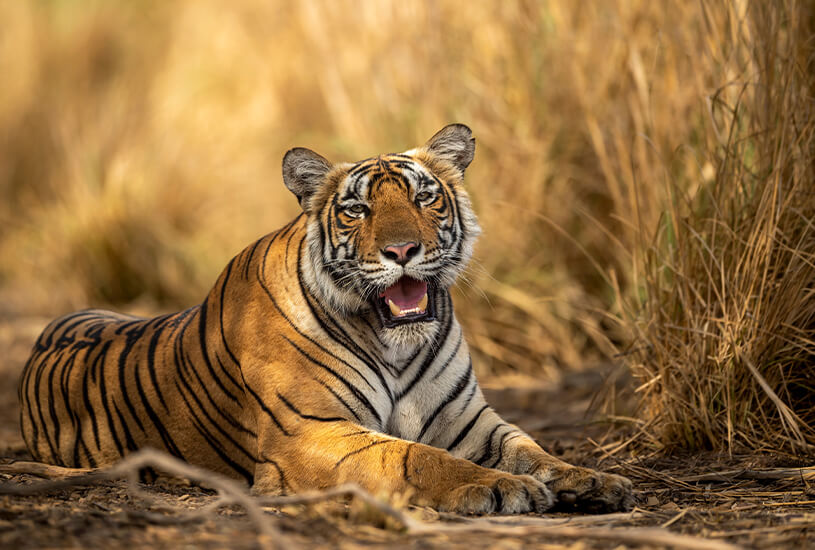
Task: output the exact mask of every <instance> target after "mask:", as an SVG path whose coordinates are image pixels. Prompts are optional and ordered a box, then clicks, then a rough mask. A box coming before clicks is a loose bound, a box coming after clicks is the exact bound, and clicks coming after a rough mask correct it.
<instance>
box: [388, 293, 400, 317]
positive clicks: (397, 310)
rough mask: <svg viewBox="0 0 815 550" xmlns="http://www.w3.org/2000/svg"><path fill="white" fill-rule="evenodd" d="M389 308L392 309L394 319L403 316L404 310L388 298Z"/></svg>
mask: <svg viewBox="0 0 815 550" xmlns="http://www.w3.org/2000/svg"><path fill="white" fill-rule="evenodd" d="M388 307H389V308H391V314H392V315H393V316H394V317H399V316H400V315H401V314H402V310H401V309H400V308H399V306H397V305H396V304H394V303H393V300H391V299H390V298H388Z"/></svg>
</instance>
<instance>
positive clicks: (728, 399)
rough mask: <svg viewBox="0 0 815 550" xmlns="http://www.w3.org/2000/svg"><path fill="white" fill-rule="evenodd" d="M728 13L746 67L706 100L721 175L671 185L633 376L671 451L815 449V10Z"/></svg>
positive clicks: (651, 264) (647, 267)
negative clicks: (694, 185)
mask: <svg viewBox="0 0 815 550" xmlns="http://www.w3.org/2000/svg"><path fill="white" fill-rule="evenodd" d="M708 9H710V10H711V11H713V10H712V8H710V7H708ZM723 15H724V16H726V18H727V21H728V27H729V36H730V37H731V38H730V40H729V42H728V43H729V45H730V49H729V51H727V52H726V53H727V55H728V56H729V60H730V61H732V60H735V61H736V63H735V64H734V66H735V67H739V69H740V70H739V72H738V73H736V74H734V80H733V81H732V82H728V83H726V84H725V85H724V86H723V87H722V88H720V89H719V90H718V91H717V92H716V93H715V94H713V95H712V97H711V99H710V103H711V108H710V130H711V132H712V133H713V135H715V136H716V139H717V143H716V145H715V147H713V148H712V149H711V161H712V162H713V166H715V168H716V171H715V177H713V178H712V179H711V180H710V181H708V182H706V183H704V184H703V185H701V186H700V187H699V188H698V189H697V190H696V191H695V193H688V192H687V190H686V189H682V188H680V186H677V185H672V186H671V189H672V192H673V193H674V199H673V202H672V203H671V206H670V208H669V209H668V211H667V212H666V215H665V217H664V218H663V220H662V222H661V225H660V228H659V230H658V232H657V234H656V237H655V238H654V240H653V241H652V242H651V243H650V244H649V246H648V247H646V249H645V257H644V262H643V265H644V268H643V276H644V277H643V292H644V294H645V302H644V309H643V312H644V314H643V315H642V316H641V317H638V318H634V317H632V318H630V322H629V327H630V328H632V329H633V330H634V332H635V334H636V340H637V341H638V342H639V344H640V345H642V344H645V346H644V347H643V348H642V349H643V350H644V352H643V353H637V354H634V355H632V356H631V357H634V358H635V359H634V360H633V365H632V368H633V371H634V373H635V375H636V377H637V378H638V379H639V380H640V382H641V386H640V387H639V389H638V392H639V395H640V396H641V400H642V402H641V404H642V407H641V410H642V413H643V414H644V415H645V416H646V417H648V418H649V419H650V420H654V422H653V423H652V427H653V429H654V430H655V433H656V434H657V436H658V439H659V440H660V441H661V443H663V444H664V445H667V446H684V447H689V448H712V449H720V450H721V449H726V450H729V451H734V450H744V449H751V450H767V451H782V450H783V451H786V452H789V453H793V454H800V453H807V454H811V453H812V452H813V451H815V299H813V298H815V101H813V91H815V72H813V70H812V69H813V67H812V64H813V62H815V44H814V43H813V40H812V37H813V35H815V27H813V13H812V11H811V7H807V4H805V3H799V2H795V1H789V2H785V3H783V5H782V6H775V5H773V6H770V5H769V4H750V6H749V7H748V8H747V9H745V10H744V11H743V12H741V13H740V12H738V10H737V9H736V7H735V6H734V5H731V7H730V13H724V14H723ZM728 88H729V90H728Z"/></svg>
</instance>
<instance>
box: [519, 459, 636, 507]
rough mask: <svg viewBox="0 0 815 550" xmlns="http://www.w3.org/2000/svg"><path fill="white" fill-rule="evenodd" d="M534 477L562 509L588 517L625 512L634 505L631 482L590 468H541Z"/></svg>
mask: <svg viewBox="0 0 815 550" xmlns="http://www.w3.org/2000/svg"><path fill="white" fill-rule="evenodd" d="M535 477H536V478H538V479H540V480H541V481H544V482H545V483H546V486H547V487H549V489H550V490H551V491H552V492H553V493H554V494H555V496H556V498H557V503H556V506H557V508H559V509H561V510H577V511H581V512H588V513H591V514H605V513H610V512H627V511H629V510H631V509H632V508H633V506H634V495H633V485H632V483H631V480H629V479H628V478H625V477H623V476H618V475H616V474H605V473H602V472H598V471H595V470H591V469H589V468H580V467H577V466H569V467H566V468H556V469H551V468H541V469H540V470H539V471H538V473H536V474H535Z"/></svg>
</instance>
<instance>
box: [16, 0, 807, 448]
mask: <svg viewBox="0 0 815 550" xmlns="http://www.w3.org/2000/svg"><path fill="white" fill-rule="evenodd" d="M813 17H815V16H814V15H813V10H812V7H811V4H809V3H807V2H797V1H795V0H785V1H783V2H776V3H770V4H766V5H765V4H764V3H755V4H751V3H748V2H746V1H742V0H732V1H731V2H718V1H702V2H684V1H679V0H669V1H666V2H649V1H646V0H609V1H603V2H599V1H598V2H569V1H565V0H564V1H551V2H543V1H540V2H536V1H510V2H476V3H466V4H465V3H463V2H457V1H453V0H442V1H437V2H418V1H369V2H351V1H341V0H338V1H330V2H329V1H324V2H317V1H306V0H303V1H298V2H284V1H269V0H263V1H261V0H233V1H232V2H229V3H223V2H215V1H212V0H196V1H192V0H189V1H174V2H159V1H155V0H138V1H133V2H127V3H118V2H117V3H114V2H106V1H102V0H97V1H91V0H83V1H66V0H52V1H36V2H35V1H20V2H4V3H2V4H0V74H2V75H3V76H2V85H0V228H2V233H0V258H2V263H0V313H4V314H6V315H21V314H40V315H47V316H56V315H58V314H61V313H64V312H66V311H68V310H71V309H76V308H84V307H88V306H109V307H116V308H118V309H125V310H129V311H148V312H158V311H168V310H173V309H176V308H182V307H187V306H189V305H191V304H194V303H198V302H200V301H201V299H202V298H203V297H204V295H205V294H206V292H207V291H208V289H209V288H210V286H211V284H212V283H213V281H214V280H215V278H216V277H217V275H218V273H219V272H220V270H221V269H222V268H223V267H224V265H225V264H226V262H227V261H228V260H229V258H231V257H232V255H234V254H235V253H237V252H238V251H239V250H241V249H242V248H243V247H244V246H246V245H248V244H249V243H250V242H252V241H253V240H254V239H256V238H258V237H259V236H261V235H262V234H265V233H267V232H269V231H272V230H274V229H276V228H278V227H279V226H281V225H282V224H283V223H285V222H286V221H288V220H289V219H290V218H291V217H293V216H294V215H295V214H296V213H297V212H298V207H297V203H296V201H295V200H294V198H293V197H292V196H291V195H290V194H289V192H288V191H287V190H286V189H285V188H284V186H283V184H282V181H281V177H280V161H281V158H282V155H283V153H284V152H285V151H286V150H287V149H288V148H290V147H292V146H297V145H299V146H306V147H310V148H312V149H314V150H316V151H318V152H320V153H321V154H323V155H324V156H326V157H327V158H329V159H332V160H336V161H347V160H357V159H360V158H364V157H368V156H371V155H375V154H378V153H382V152H393V151H401V150H405V149H408V148H411V147H413V146H416V145H419V144H421V143H423V142H424V141H425V140H426V139H427V138H429V137H430V136H431V135H432V134H433V133H434V132H435V131H436V130H438V129H439V128H441V127H442V126H444V125H445V124H447V123H450V122H463V123H466V124H468V125H469V126H470V127H471V128H472V129H473V130H474V132H475V135H476V138H477V142H478V145H477V152H476V159H475V161H474V163H473V164H472V165H471V167H470V169H469V171H468V177H467V182H468V186H469V188H470V189H471V194H472V197H473V200H474V203H475V207H476V210H477V212H478V214H479V216H480V219H481V222H482V226H483V227H484V230H485V232H484V236H483V237H482V239H481V241H480V244H479V246H478V248H477V255H476V261H475V262H474V264H473V267H472V268H471V269H470V271H469V273H468V275H467V277H466V282H465V283H464V284H460V285H459V287H460V288H459V290H458V294H459V296H458V300H457V310H458V312H459V316H460V318H461V319H462V321H463V322H464V324H465V325H466V328H467V333H468V339H469V341H470V342H471V347H472V348H473V349H474V352H475V354H476V355H477V358H476V364H477V368H478V370H479V372H480V373H481V374H482V375H483V374H496V373H497V374H505V373H508V372H519V373H525V374H531V375H533V376H537V377H542V378H550V379H556V378H557V377H558V376H559V375H560V373H561V372H563V370H564V369H585V368H588V367H590V366H592V365H596V364H598V363H608V362H610V361H616V362H620V361H625V364H626V365H627V366H628V367H629V368H630V372H631V373H633V375H634V377H635V378H636V379H637V381H638V384H641V385H640V386H639V388H638V392H637V393H634V394H632V395H634V396H636V398H637V400H638V402H639V403H640V404H641V407H640V409H639V412H638V414H637V419H636V420H634V422H635V423H637V424H639V427H640V428H642V429H641V430H640V433H642V434H646V436H645V437H644V438H643V440H645V441H647V442H648V444H651V445H654V446H658V447H659V446H673V445H681V446H688V447H709V448H728V449H733V448H741V447H747V448H751V449H758V448H763V447H767V446H769V445H774V446H776V447H784V448H789V449H791V450H793V451H795V452H799V451H801V450H804V451H806V450H808V449H809V450H811V449H812V447H811V445H812V444H815V436H813V433H812V429H811V428H810V427H811V426H813V425H814V424H815V419H813V407H812V404H813V399H812V395H813V394H815V393H813V385H812V384H813V383H812V380H813V379H815V372H813V371H815V366H813V363H815V359H814V358H815V353H813V348H815V344H814V343H813V341H814V340H815V311H813V310H815V306H813V303H815V299H813V298H814V297H813V292H815V270H814V269H813V265H815V243H813V241H814V240H815V237H813V233H814V232H813V215H815V208H814V207H813V204H815V198H813V188H815V179H814V178H813V143H814V142H813V139H812V135H813V130H812V124H813V120H815V113H813V105H812V102H813V93H815V86H813V77H812V75H813V72H815V71H813V67H812V61H813V57H812V52H813V38H812V31H813V29H814V28H815V23H813ZM762 285H763V286H762ZM770 306H772V307H770ZM768 308H769V310H768ZM768 316H769V317H768ZM754 372H755V373H757V374H758V376H756V375H755V374H754ZM768 388H769V390H770V391H769V392H768V391H767V389H768ZM736 404H738V406H736ZM736 409H737V410H736ZM739 434H741V435H739Z"/></svg>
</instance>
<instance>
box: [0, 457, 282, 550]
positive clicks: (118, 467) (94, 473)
mask: <svg viewBox="0 0 815 550" xmlns="http://www.w3.org/2000/svg"><path fill="white" fill-rule="evenodd" d="M9 466H14V467H15V469H16V470H17V472H16V473H31V474H34V475H42V474H48V475H52V476H54V477H57V479H53V480H50V481H42V482H35V483H28V484H20V483H9V482H7V483H2V484H0V495H18V496H31V495H41V494H44V493H51V492H54V491H60V490H64V489H70V488H74V487H80V486H85V485H96V484H99V483H102V482H105V481H113V480H117V479H122V478H125V479H127V480H128V483H129V489H130V490H131V491H134V492H138V489H137V487H138V474H139V471H140V470H142V469H143V468H154V469H156V470H159V471H162V472H164V473H167V474H170V475H173V476H177V477H182V478H186V479H189V480H190V481H193V482H195V483H198V484H200V485H202V486H204V487H208V488H211V489H215V490H216V491H217V492H218V499H217V500H216V501H215V502H214V503H213V505H210V506H207V507H205V508H206V510H205V511H203V512H201V513H196V512H193V513H192V514H189V516H188V517H194V516H200V515H204V514H210V513H212V512H214V511H215V509H216V508H218V507H221V506H226V505H230V504H238V505H240V506H241V507H243V509H244V510H246V515H247V516H248V517H249V519H250V520H251V521H252V523H253V524H254V525H255V527H256V528H257V530H258V533H259V534H260V535H261V537H263V539H264V540H263V541H262V544H264V545H265V546H276V547H278V548H284V547H285V545H284V544H283V542H282V541H283V539H282V536H281V535H280V533H279V532H278V531H277V529H275V527H274V526H273V525H272V523H271V522H270V521H268V519H267V518H266V517H265V514H264V513H263V510H261V508H260V506H259V505H258V503H257V502H256V501H255V499H253V498H252V497H251V496H250V495H249V494H248V493H247V492H246V491H245V490H244V488H243V487H242V486H241V485H240V484H239V483H237V482H235V481H233V480H231V479H228V478H226V477H224V476H222V475H220V474H217V473H215V472H211V471H209V470H205V469H203V468H199V467H198V466H193V465H192V464H188V463H186V462H183V461H181V460H179V459H177V458H175V457H173V456H170V455H168V454H167V453H164V452H160V451H156V450H154V449H142V450H140V451H137V452H135V453H133V454H130V455H127V456H126V457H124V458H123V459H121V460H120V461H119V462H117V463H116V464H114V465H113V466H110V467H109V468H101V469H96V470H87V471H85V472H84V473H77V474H76V475H71V474H72V473H73V472H66V470H69V471H70V470H75V469H73V468H60V467H58V466H47V465H41V464H39V463H31V462H29V463H20V462H17V463H14V464H8V465H5V466H4V467H3V468H4V470H3V471H5V468H7V467H9ZM43 466H45V467H43ZM26 467H28V468H30V469H29V471H25V470H24V469H25V468H26ZM185 519H186V518H185Z"/></svg>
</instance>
